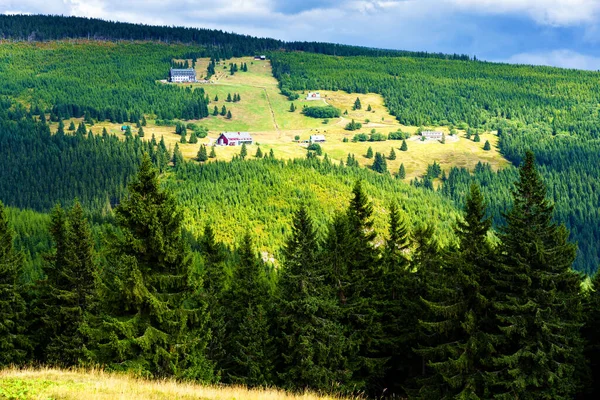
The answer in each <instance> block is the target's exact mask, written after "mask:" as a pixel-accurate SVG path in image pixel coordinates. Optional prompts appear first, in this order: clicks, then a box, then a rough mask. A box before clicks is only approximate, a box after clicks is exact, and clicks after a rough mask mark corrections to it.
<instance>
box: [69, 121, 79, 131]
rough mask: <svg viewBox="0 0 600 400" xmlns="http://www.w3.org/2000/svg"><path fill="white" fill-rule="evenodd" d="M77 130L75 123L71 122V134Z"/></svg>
mask: <svg viewBox="0 0 600 400" xmlns="http://www.w3.org/2000/svg"><path fill="white" fill-rule="evenodd" d="M76 129H77V128H76V127H75V123H74V122H73V121H71V123H70V124H69V130H70V131H71V132H74V131H75V130H76Z"/></svg>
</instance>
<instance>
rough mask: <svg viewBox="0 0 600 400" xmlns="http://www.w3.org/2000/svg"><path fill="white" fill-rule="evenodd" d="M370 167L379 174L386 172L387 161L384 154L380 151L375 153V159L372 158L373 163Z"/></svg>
mask: <svg viewBox="0 0 600 400" xmlns="http://www.w3.org/2000/svg"><path fill="white" fill-rule="evenodd" d="M371 168H372V169H373V171H375V172H379V173H380V174H384V173H386V172H388V169H387V161H385V156H384V155H383V154H381V153H380V152H377V153H375V159H374V160H373V165H372V167H371Z"/></svg>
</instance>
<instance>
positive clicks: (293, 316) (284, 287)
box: [277, 207, 350, 391]
mask: <svg viewBox="0 0 600 400" xmlns="http://www.w3.org/2000/svg"><path fill="white" fill-rule="evenodd" d="M283 253H284V263H283V267H282V270H281V277H280V279H279V282H278V295H277V311H278V317H277V322H278V330H279V331H280V332H281V336H280V351H281V355H282V359H283V366H282V368H281V370H282V371H281V373H280V377H281V379H282V381H283V383H284V385H285V386H286V387H288V388H290V389H295V390H302V389H304V388H307V387H310V388H312V389H315V390H321V391H330V390H332V388H333V387H337V389H338V390H340V389H342V387H340V386H343V385H344V384H345V383H347V382H349V379H350V376H349V374H348V368H347V367H346V363H347V360H346V358H345V355H346V346H347V343H346V338H345V336H344V328H343V327H342V326H341V325H340V324H339V322H337V316H338V314H339V310H338V309H339V304H338V301H337V297H336V292H335V288H334V287H331V286H328V285H327V282H326V280H325V277H326V275H327V274H326V270H325V266H324V264H323V263H322V261H321V260H320V259H319V242H318V239H317V233H316V231H315V228H314V224H313V222H312V219H311V218H310V216H309V215H308V212H307V210H306V208H305V207H301V208H300V209H299V210H298V211H297V212H296V213H295V215H294V221H293V226H292V236H291V237H290V238H289V239H288V240H287V243H286V245H285V247H284V251H283Z"/></svg>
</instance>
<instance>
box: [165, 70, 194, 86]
mask: <svg viewBox="0 0 600 400" xmlns="http://www.w3.org/2000/svg"><path fill="white" fill-rule="evenodd" d="M169 82H173V83H181V82H196V71H195V70H194V69H193V68H188V69H175V68H171V70H170V71H169Z"/></svg>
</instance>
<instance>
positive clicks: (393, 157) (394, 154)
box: [388, 147, 396, 160]
mask: <svg viewBox="0 0 600 400" xmlns="http://www.w3.org/2000/svg"><path fill="white" fill-rule="evenodd" d="M395 159H396V152H395V151H394V148H393V147H392V149H391V150H390V155H389V156H388V160H395Z"/></svg>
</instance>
